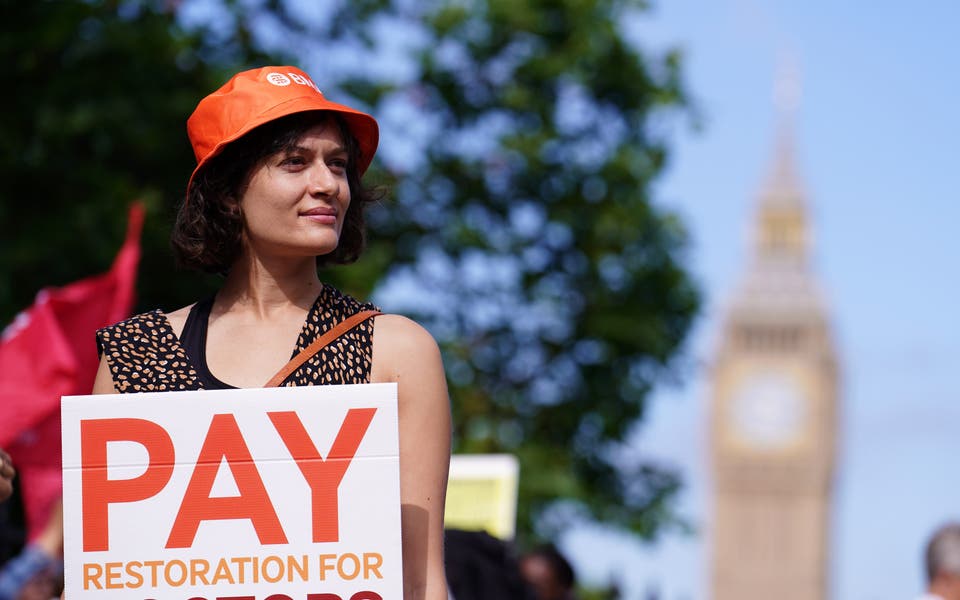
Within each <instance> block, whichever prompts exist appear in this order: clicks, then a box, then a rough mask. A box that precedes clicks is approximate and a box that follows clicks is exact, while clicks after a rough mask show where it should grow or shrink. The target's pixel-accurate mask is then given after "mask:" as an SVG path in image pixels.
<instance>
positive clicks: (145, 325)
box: [97, 309, 164, 340]
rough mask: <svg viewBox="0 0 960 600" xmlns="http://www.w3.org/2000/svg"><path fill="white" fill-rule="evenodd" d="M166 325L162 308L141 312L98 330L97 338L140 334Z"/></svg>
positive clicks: (103, 338)
mask: <svg viewBox="0 0 960 600" xmlns="http://www.w3.org/2000/svg"><path fill="white" fill-rule="evenodd" d="M163 325H164V315H163V312H162V311H161V310H160V309H155V310H151V311H149V312H144V313H140V314H137V315H133V316H132V317H128V318H126V319H124V320H122V321H119V322H117V323H114V324H113V325H108V326H106V327H102V328H100V329H98V330H97V338H98V339H101V340H106V339H112V338H120V337H125V336H128V335H131V334H140V333H143V332H145V331H149V330H151V329H157V328H160V327H162V326H163Z"/></svg>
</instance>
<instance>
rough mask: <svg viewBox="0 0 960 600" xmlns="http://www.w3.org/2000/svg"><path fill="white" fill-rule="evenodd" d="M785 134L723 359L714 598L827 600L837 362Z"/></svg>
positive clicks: (717, 412)
mask: <svg viewBox="0 0 960 600" xmlns="http://www.w3.org/2000/svg"><path fill="white" fill-rule="evenodd" d="M792 150H793V148H792V136H791V135H790V133H789V130H788V129H787V128H786V127H784V128H783V129H782V130H781V134H780V137H779V140H778V145H777V150H776V155H775V158H774V161H773V168H772V169H771V172H770V175H769V177H768V179H767V181H766V182H765V183H764V185H763V186H762V187H761V191H760V194H759V198H758V202H757V208H756V213H755V220H754V227H753V236H752V237H753V239H752V244H751V252H750V263H749V265H748V266H747V268H746V272H745V275H744V277H743V279H742V281H741V283H740V285H739V287H738V288H737V289H736V291H735V294H734V295H733V298H732V299H731V302H730V303H729V305H728V306H727V308H726V311H725V315H724V320H723V325H722V330H721V336H720V343H719V345H718V348H717V352H716V355H715V357H714V364H713V371H712V373H711V377H712V381H711V383H712V386H711V387H712V397H711V409H712V410H711V436H712V439H711V444H710V448H711V455H712V458H713V465H712V468H713V480H714V497H713V500H714V502H713V519H712V523H713V528H714V530H713V536H712V554H711V562H712V574H711V575H712V589H713V598H714V600H770V599H771V598H777V599H778V600H824V599H825V598H826V596H827V587H828V564H829V561H828V548H829V544H828V532H829V522H830V506H831V496H832V479H833V470H834V461H835V447H836V445H837V439H836V437H837V428H836V421H837V409H838V406H837V402H838V398H837V393H838V392H837V379H838V375H837V371H838V368H837V358H836V354H835V350H834V344H833V341H832V336H831V330H830V324H829V321H828V314H827V309H826V306H825V304H824V301H823V299H822V297H821V294H820V293H819V292H818V289H817V285H816V281H815V277H814V274H813V272H812V269H811V266H810V262H811V260H810V254H811V234H810V226H809V217H808V210H807V201H806V198H805V193H804V190H803V187H802V185H801V182H800V180H799V178H798V177H797V173H796V169H795V167H794V157H793V151H792Z"/></svg>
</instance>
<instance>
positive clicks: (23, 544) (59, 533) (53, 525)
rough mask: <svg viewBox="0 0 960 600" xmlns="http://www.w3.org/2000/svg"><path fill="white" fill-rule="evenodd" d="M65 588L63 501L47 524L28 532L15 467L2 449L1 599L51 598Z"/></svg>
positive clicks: (53, 508)
mask: <svg viewBox="0 0 960 600" xmlns="http://www.w3.org/2000/svg"><path fill="white" fill-rule="evenodd" d="M62 590H63V503H62V502H60V501H57V502H54V503H53V505H52V507H51V510H50V514H49V516H48V518H47V520H46V524H45V525H44V527H43V528H42V529H41V530H40V531H39V532H37V533H36V534H35V535H33V536H30V535H28V533H27V527H26V518H25V511H24V506H23V501H22V499H21V496H20V489H19V486H18V485H17V480H16V470H15V469H14V466H13V464H12V462H11V461H10V457H9V456H8V455H7V453H6V452H4V451H3V450H0V600H50V599H51V598H59V597H60V593H61V591H62Z"/></svg>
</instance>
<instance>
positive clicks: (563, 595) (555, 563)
mask: <svg viewBox="0 0 960 600" xmlns="http://www.w3.org/2000/svg"><path fill="white" fill-rule="evenodd" d="M520 572H521V573H522V574H523V577H524V579H526V581H527V583H528V584H529V585H530V586H531V587H532V588H533V590H534V592H535V594H536V598H537V600H574V599H575V596H574V592H573V588H574V585H575V584H576V576H575V574H574V572H573V567H572V566H571V565H570V561H568V560H567V559H566V557H565V556H563V554H561V553H560V551H559V550H557V549H556V547H554V546H553V545H551V544H547V545H544V546H540V547H539V548H536V549H534V550H533V551H531V552H528V553H527V554H524V555H523V557H522V558H521V559H520Z"/></svg>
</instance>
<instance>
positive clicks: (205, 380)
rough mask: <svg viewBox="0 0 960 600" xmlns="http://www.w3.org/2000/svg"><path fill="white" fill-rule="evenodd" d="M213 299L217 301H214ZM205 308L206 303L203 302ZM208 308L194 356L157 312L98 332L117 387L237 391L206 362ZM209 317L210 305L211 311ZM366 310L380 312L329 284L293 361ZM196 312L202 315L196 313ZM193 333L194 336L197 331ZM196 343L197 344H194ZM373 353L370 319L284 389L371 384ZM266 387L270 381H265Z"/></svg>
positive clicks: (329, 347)
mask: <svg viewBox="0 0 960 600" xmlns="http://www.w3.org/2000/svg"><path fill="white" fill-rule="evenodd" d="M210 300H211V301H212V299H210ZM198 304H200V303H198ZM203 309H204V307H203V306H200V307H199V308H198V307H197V306H194V308H192V309H191V311H190V313H191V314H190V316H188V317H187V320H188V321H189V320H190V319H194V321H195V322H194V323H193V324H191V326H192V327H191V330H188V329H187V327H186V326H184V333H186V334H187V335H188V336H189V335H198V332H199V330H200V329H202V332H199V333H202V337H203V343H202V345H201V346H200V348H204V352H203V353H200V354H199V355H198V350H196V349H195V348H196V345H195V344H190V346H191V352H190V353H188V352H187V349H186V347H185V345H184V343H183V341H181V339H180V338H178V337H177V335H176V334H175V333H174V331H173V328H172V327H171V325H170V322H169V321H168V320H167V317H166V316H165V315H164V314H163V313H162V312H161V311H160V310H153V311H150V312H147V313H142V314H139V315H135V316H133V317H130V318H129V319H127V320H125V321H121V322H119V323H117V324H116V325H111V326H109V327H105V328H103V329H100V330H98V331H97V351H98V353H99V354H100V355H101V356H106V358H107V366H109V367H110V374H111V376H112V378H113V386H114V387H115V388H116V390H117V391H118V392H120V393H129V392H170V391H178V390H202V389H214V388H217V387H231V386H228V385H227V384H225V383H223V382H221V381H219V380H218V379H216V378H215V377H213V375H212V374H211V373H210V371H209V369H208V368H207V364H206V356H205V346H206V343H205V342H206V326H205V325H203V324H198V323H196V320H197V319H201V318H206V317H205V316H202V314H201V313H202V312H203ZM206 310H207V312H206V316H209V307H207V308H206ZM363 310H378V309H377V307H376V306H374V305H372V304H369V303H365V302H360V301H358V300H356V299H355V298H353V297H351V296H348V295H346V294H343V293H341V292H340V291H339V290H337V289H336V288H334V287H332V286H329V285H326V284H324V286H323V289H322V290H321V291H320V294H319V295H318V296H317V299H316V301H315V302H314V303H313V306H312V307H311V308H310V311H309V312H308V313H307V318H306V321H305V322H304V324H303V328H302V329H301V331H300V336H299V337H298V338H297V345H296V347H295V348H294V349H293V351H292V352H291V353H290V357H291V358H292V357H293V356H295V355H296V354H297V353H298V352H300V351H301V350H303V349H304V348H306V347H307V346H309V345H310V343H311V342H313V341H314V340H315V339H317V338H318V337H320V336H321V335H323V334H324V332H326V331H328V330H330V329H332V328H333V327H334V326H335V325H336V324H337V323H339V322H340V321H342V320H344V319H346V318H347V317H349V316H351V315H353V314H355V313H358V312H360V311H363ZM194 313H196V314H194ZM191 331H192V333H191ZM194 341H196V340H194ZM372 350H373V319H367V320H366V321H363V322H362V323H360V325H358V326H356V327H354V328H353V329H351V330H350V331H347V332H346V333H344V334H343V335H341V336H340V337H339V338H337V339H335V340H333V341H332V342H330V344H328V345H327V346H326V347H324V348H323V349H321V350H320V351H319V352H317V353H316V354H315V355H314V356H312V357H311V358H310V359H309V360H307V361H306V362H305V363H303V364H302V365H301V366H300V367H299V368H298V369H297V370H296V371H294V372H293V373H291V374H290V375H289V376H288V377H287V378H286V379H284V380H283V383H282V384H281V385H283V386H304V385H334V384H347V383H369V382H370V363H371V357H372ZM264 383H266V382H264Z"/></svg>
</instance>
